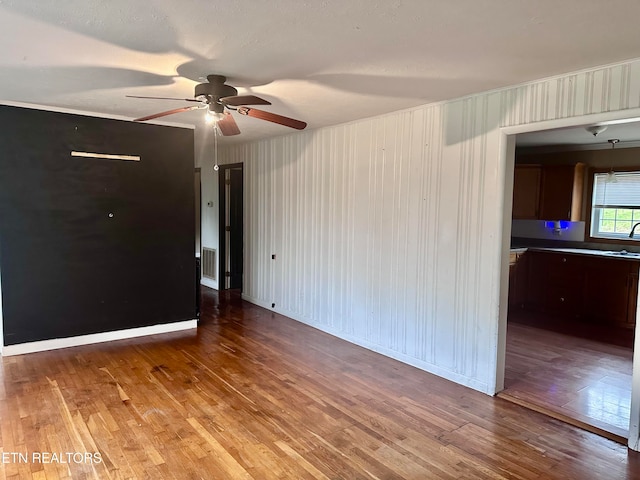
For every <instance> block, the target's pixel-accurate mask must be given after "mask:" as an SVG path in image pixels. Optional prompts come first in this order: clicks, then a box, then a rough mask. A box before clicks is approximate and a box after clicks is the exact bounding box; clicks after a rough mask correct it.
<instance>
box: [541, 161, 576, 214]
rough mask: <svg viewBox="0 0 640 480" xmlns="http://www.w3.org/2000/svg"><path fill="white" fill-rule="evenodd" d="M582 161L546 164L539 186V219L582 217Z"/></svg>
mask: <svg viewBox="0 0 640 480" xmlns="http://www.w3.org/2000/svg"><path fill="white" fill-rule="evenodd" d="M583 189H584V163H578V164H576V165H546V166H544V167H543V169H542V182H541V186H540V220H569V221H572V222H577V221H580V220H581V217H582V193H583Z"/></svg>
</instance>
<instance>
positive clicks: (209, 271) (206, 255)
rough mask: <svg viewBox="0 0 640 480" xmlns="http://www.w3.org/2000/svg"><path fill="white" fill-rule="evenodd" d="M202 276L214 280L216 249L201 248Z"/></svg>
mask: <svg viewBox="0 0 640 480" xmlns="http://www.w3.org/2000/svg"><path fill="white" fill-rule="evenodd" d="M202 276H203V277H205V278H210V279H211V280H215V279H216V249H215V248H206V247H203V248H202Z"/></svg>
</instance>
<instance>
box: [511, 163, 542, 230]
mask: <svg viewBox="0 0 640 480" xmlns="http://www.w3.org/2000/svg"><path fill="white" fill-rule="evenodd" d="M541 178H542V167H540V165H516V167H515V170H514V174H513V214H512V216H513V218H516V219H529V220H535V219H537V218H538V214H539V208H540V179H541Z"/></svg>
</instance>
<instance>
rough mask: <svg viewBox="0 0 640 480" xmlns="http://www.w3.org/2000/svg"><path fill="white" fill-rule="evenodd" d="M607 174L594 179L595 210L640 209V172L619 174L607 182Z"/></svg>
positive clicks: (598, 174) (595, 176)
mask: <svg viewBox="0 0 640 480" xmlns="http://www.w3.org/2000/svg"><path fill="white" fill-rule="evenodd" d="M607 176H608V175H607V174H606V173H596V174H595V175H594V179H593V207H594V208H640V172H619V173H616V174H615V181H613V182H612V181H609V182H607Z"/></svg>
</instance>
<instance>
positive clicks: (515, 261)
mask: <svg viewBox="0 0 640 480" xmlns="http://www.w3.org/2000/svg"><path fill="white" fill-rule="evenodd" d="M525 253H526V252H523V251H516V252H510V254H509V308H510V309H514V308H516V309H521V308H524V307H525V300H526V295H527V280H528V278H527V277H528V262H527V258H528V257H527V255H525Z"/></svg>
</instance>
